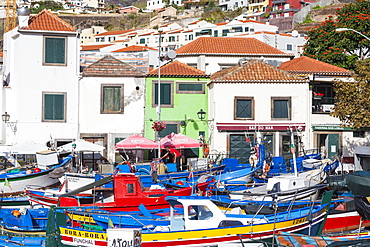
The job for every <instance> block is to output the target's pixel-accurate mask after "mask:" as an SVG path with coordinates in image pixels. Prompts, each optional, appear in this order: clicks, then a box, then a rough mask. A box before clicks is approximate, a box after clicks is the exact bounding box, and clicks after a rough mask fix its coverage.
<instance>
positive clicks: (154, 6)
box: [146, 0, 166, 11]
mask: <svg viewBox="0 0 370 247" xmlns="http://www.w3.org/2000/svg"><path fill="white" fill-rule="evenodd" d="M165 5H166V3H165V2H163V1H162V0H148V1H147V2H146V9H147V10H150V11H153V10H159V9H162V8H164V6H165Z"/></svg>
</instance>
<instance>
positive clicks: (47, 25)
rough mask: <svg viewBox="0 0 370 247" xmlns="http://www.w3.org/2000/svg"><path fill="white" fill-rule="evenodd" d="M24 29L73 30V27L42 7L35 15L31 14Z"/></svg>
mask: <svg viewBox="0 0 370 247" xmlns="http://www.w3.org/2000/svg"><path fill="white" fill-rule="evenodd" d="M21 29H24V30H45V31H62V32H74V31H75V30H74V28H73V27H72V26H71V25H70V24H68V23H67V22H65V21H63V20H62V19H61V18H59V17H58V16H56V15H54V14H53V13H51V12H50V11H49V10H47V9H43V10H42V11H41V12H39V13H38V14H37V15H34V16H31V17H30V19H29V21H28V27H23V28H21Z"/></svg>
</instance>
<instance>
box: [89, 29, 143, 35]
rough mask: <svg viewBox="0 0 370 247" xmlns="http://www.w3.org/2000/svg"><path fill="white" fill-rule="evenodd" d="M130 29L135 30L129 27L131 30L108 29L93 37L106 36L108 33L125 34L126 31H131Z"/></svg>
mask: <svg viewBox="0 0 370 247" xmlns="http://www.w3.org/2000/svg"><path fill="white" fill-rule="evenodd" d="M132 31H136V30H135V29H131V30H118V31H108V32H104V33H99V34H97V35H95V37H99V36H108V35H122V34H125V33H128V32H132Z"/></svg>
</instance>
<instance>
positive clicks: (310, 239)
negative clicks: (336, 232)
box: [275, 232, 370, 247]
mask: <svg viewBox="0 0 370 247" xmlns="http://www.w3.org/2000/svg"><path fill="white" fill-rule="evenodd" d="M275 240H276V244H277V245H278V246H290V247H301V246H312V247H314V246H317V247H325V246H330V245H331V244H334V243H335V246H338V247H339V246H342V247H344V246H345V247H348V246H368V245H362V244H365V243H369V241H370V235H360V236H355V235H342V236H308V235H302V234H295V233H289V232H279V233H278V234H276V236H275Z"/></svg>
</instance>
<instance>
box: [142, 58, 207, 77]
mask: <svg viewBox="0 0 370 247" xmlns="http://www.w3.org/2000/svg"><path fill="white" fill-rule="evenodd" d="M147 76H158V69H155V70H153V71H150V72H149V73H148V74H147ZM161 76H163V77H208V75H206V73H205V72H204V71H202V70H199V69H196V68H194V67H191V66H189V65H186V64H184V63H181V62H179V61H173V62H172V63H169V64H166V65H164V66H162V67H161Z"/></svg>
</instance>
